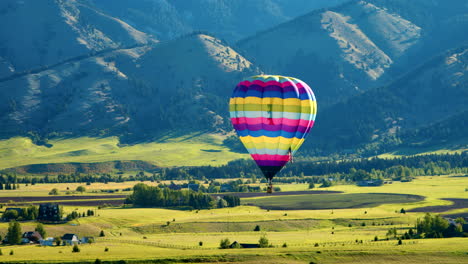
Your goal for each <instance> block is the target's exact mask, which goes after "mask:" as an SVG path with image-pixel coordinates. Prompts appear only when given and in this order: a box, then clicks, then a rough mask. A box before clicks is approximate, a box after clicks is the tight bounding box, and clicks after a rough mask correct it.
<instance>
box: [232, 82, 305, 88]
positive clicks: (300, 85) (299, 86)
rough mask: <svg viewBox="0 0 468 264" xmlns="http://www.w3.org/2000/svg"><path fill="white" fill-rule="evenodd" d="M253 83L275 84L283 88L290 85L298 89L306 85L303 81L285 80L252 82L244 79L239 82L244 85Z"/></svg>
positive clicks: (262, 85) (261, 84)
mask: <svg viewBox="0 0 468 264" xmlns="http://www.w3.org/2000/svg"><path fill="white" fill-rule="evenodd" d="M253 84H255V85H258V86H261V87H265V86H270V85H275V86H280V87H283V88H284V87H288V86H295V87H297V88H298V89H300V88H304V86H303V85H302V84H301V83H294V82H292V81H285V82H278V81H268V82H264V81H261V80H254V81H253V82H251V81H242V82H240V83H239V85H244V86H250V85H253Z"/></svg>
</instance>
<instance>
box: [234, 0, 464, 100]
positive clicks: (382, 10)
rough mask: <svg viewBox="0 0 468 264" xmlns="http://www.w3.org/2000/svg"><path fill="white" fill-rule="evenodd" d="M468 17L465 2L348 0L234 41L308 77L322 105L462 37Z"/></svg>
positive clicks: (266, 65)
mask: <svg viewBox="0 0 468 264" xmlns="http://www.w3.org/2000/svg"><path fill="white" fill-rule="evenodd" d="M415 2H418V3H420V5H418V4H415ZM428 2H430V3H428ZM449 7H450V8H449ZM403 10H404V12H403ZM455 10H457V12H456V13H455ZM467 16H468V6H467V5H466V1H458V0H455V1H453V3H452V1H451V2H450V3H448V2H446V1H442V0H434V1H420V0H415V1H384V0H379V1H377V0H376V1H374V0H368V1H350V2H347V3H345V4H342V5H340V6H337V7H333V8H329V9H322V10H317V11H313V12H311V13H308V14H306V15H304V16H301V17H299V18H297V19H294V20H292V21H290V22H286V23H284V24H281V25H279V26H277V27H275V28H272V29H269V30H267V31H264V32H261V33H259V34H256V35H254V36H251V37H249V38H246V39H244V40H242V41H240V42H239V43H238V46H239V47H240V49H241V51H243V52H244V53H245V54H246V55H247V57H249V58H254V59H253V61H254V62H255V63H256V64H257V65H259V66H260V67H262V68H263V69H264V70H265V71H268V72H272V73H281V74H283V75H291V76H295V77H298V78H300V79H303V80H304V81H305V82H307V83H309V84H310V85H311V86H312V88H313V89H314V91H315V92H316V95H317V99H318V100H319V101H320V105H321V107H322V108H323V107H325V108H326V107H328V106H330V105H333V104H334V103H337V102H339V101H342V100H344V99H346V98H349V97H350V96H353V95H357V94H359V93H360V92H362V91H365V90H367V89H369V88H371V87H378V86H380V85H383V84H385V83H387V82H389V81H391V80H393V79H394V78H396V77H398V76H400V75H401V74H403V73H405V72H406V71H408V70H409V69H411V68H414V67H415V66H417V65H419V64H421V63H423V62H425V61H426V60H428V59H430V58H431V57H433V56H435V55H436V54H438V53H440V52H442V51H444V50H446V49H449V48H454V47H457V46H458V45H460V43H463V42H464V41H467V40H468V35H466V34H463V33H462V32H464V30H463V29H466V28H468V20H467ZM440 22H442V23H440ZM450 23H451V26H450ZM444 29H445V30H444ZM436 47H437V48H436Z"/></svg>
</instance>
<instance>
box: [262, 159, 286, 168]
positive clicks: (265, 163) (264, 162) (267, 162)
mask: <svg viewBox="0 0 468 264" xmlns="http://www.w3.org/2000/svg"><path fill="white" fill-rule="evenodd" d="M255 162H256V163H257V165H258V166H279V167H283V166H284V165H286V163H288V162H287V161H276V160H256V161H255Z"/></svg>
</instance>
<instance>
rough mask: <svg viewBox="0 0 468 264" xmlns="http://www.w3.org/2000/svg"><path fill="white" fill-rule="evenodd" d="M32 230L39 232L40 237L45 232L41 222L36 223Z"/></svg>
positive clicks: (44, 235)
mask: <svg viewBox="0 0 468 264" xmlns="http://www.w3.org/2000/svg"><path fill="white" fill-rule="evenodd" d="M34 230H35V231H37V232H38V233H39V234H41V237H43V238H45V237H46V234H47V232H46V231H45V229H44V225H43V224H41V223H37V225H36V228H35V229H34Z"/></svg>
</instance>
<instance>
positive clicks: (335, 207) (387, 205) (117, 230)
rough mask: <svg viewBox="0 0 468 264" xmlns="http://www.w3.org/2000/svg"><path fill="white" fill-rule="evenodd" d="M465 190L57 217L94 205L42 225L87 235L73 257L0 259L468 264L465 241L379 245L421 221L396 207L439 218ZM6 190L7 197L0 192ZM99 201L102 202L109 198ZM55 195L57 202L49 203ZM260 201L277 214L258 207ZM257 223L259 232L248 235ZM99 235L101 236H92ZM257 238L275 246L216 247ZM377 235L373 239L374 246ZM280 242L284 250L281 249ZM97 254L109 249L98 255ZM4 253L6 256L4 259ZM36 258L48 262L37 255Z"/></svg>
mask: <svg viewBox="0 0 468 264" xmlns="http://www.w3.org/2000/svg"><path fill="white" fill-rule="evenodd" d="M121 184H133V183H121ZM65 185H70V184H44V185H40V184H38V185H36V186H34V188H32V187H33V186H28V187H31V188H24V189H20V191H23V192H24V193H25V194H27V193H28V191H31V192H33V193H41V192H42V193H44V192H45V191H47V190H49V189H51V188H53V187H56V186H59V189H60V190H63V189H64V187H65ZM93 185H94V184H92V185H91V186H87V187H89V190H88V191H87V192H85V193H84V194H83V195H88V196H89V195H91V194H93V191H95V190H98V188H106V187H109V188H116V187H117V186H120V188H121V186H123V185H117V184H115V185H114V184H111V183H109V184H96V185H95V186H93ZM283 186H284V187H286V186H287V187H288V188H289V190H296V191H297V190H305V189H307V186H305V185H300V184H291V185H281V188H282V189H283ZM73 187H75V186H73ZM466 187H468V178H467V177H451V176H433V177H419V178H417V179H416V180H414V181H413V182H405V183H401V182H393V183H392V184H387V185H383V186H380V187H358V186H354V185H337V186H332V187H329V188H323V190H329V191H341V192H343V193H322V194H307V195H297V194H295V195H283V196H269V197H249V198H242V200H241V201H242V203H243V204H244V205H243V206H239V207H235V208H222V209H211V210H192V211H190V210H187V211H181V210H169V209H160V208H120V207H118V208H112V207H111V208H101V209H98V208H96V207H86V206H64V209H65V213H70V212H71V211H74V210H75V211H77V212H80V213H82V212H85V211H86V210H88V209H93V210H96V213H97V214H96V216H92V217H83V218H78V219H76V220H73V221H71V222H69V223H66V224H59V225H46V230H47V233H48V234H47V236H52V237H56V236H61V235H63V234H64V233H76V234H78V235H79V236H93V237H95V238H96V242H95V243H94V244H92V245H81V246H80V249H81V252H79V253H73V254H72V253H71V247H70V246H61V247H40V246H2V247H0V248H1V249H2V252H3V256H0V260H1V261H2V262H18V261H19V262H27V263H36V262H37V263H50V262H75V263H78V262H80V263H81V262H83V261H85V262H86V261H87V262H89V263H91V262H94V260H95V259H96V258H99V259H101V260H107V261H111V260H113V261H117V260H122V259H124V260H126V261H131V263H144V262H145V261H159V262H157V263H161V262H163V263H177V262H184V263H187V262H188V263H207V262H218V263H239V262H242V263H310V262H311V261H313V262H315V263H427V258H428V257H430V258H431V260H433V261H434V263H466V260H468V255H467V254H466V253H467V252H468V243H467V242H468V240H467V238H444V239H419V240H404V241H403V244H402V245H397V241H396V240H395V238H393V237H392V236H390V237H388V239H389V240H387V236H386V234H387V231H388V230H389V229H390V228H396V229H397V233H398V234H403V233H404V232H405V231H407V230H408V229H409V228H411V227H413V226H414V223H415V221H416V219H417V218H420V217H422V216H423V215H424V213H423V212H407V213H406V214H402V213H400V209H401V208H405V209H406V210H408V209H417V208H425V207H427V206H441V205H448V206H449V207H442V210H443V211H441V213H443V214H447V213H459V214H461V213H467V212H468V205H466V204H465V201H466V200H464V199H466V198H468V195H467V193H468V192H466V190H465V188H466ZM35 188H37V189H35ZM93 188H95V189H93ZM288 188H285V189H288ZM321 190H322V189H321ZM5 192H10V191H2V192H1V193H2V194H3V193H5ZM16 192H18V190H16ZM101 196H102V199H107V198H105V197H109V195H103V194H100V196H99V197H101ZM420 196H421V197H420ZM38 197H39V198H40V197H41V196H38ZM46 197H47V198H49V196H46ZM99 197H97V198H96V199H99ZM444 198H458V199H461V200H460V201H461V203H457V208H453V207H450V205H451V202H450V201H448V200H442V199H444ZM51 199H52V200H53V198H51ZM60 199H64V198H63V197H57V200H60ZM76 199H78V200H79V199H80V196H76ZM245 204H254V205H255V206H252V205H245ZM288 204H289V206H288ZM267 205H270V206H271V205H276V206H278V205H279V206H281V208H279V207H278V208H276V209H275V210H274V209H273V208H270V209H266V208H261V206H267ZM259 206H260V207H259ZM452 206H454V205H453V204H452ZM356 207H358V208H356ZM321 208H322V209H321ZM324 208H326V209H324ZM438 208H439V210H440V207H438ZM285 209H288V210H285ZM311 209H313V210H311ZM445 209H446V210H445ZM257 225H258V226H259V228H260V231H254V229H255V227H256V226H257ZM7 226H8V223H5V222H3V223H0V234H1V235H2V236H4V235H5V234H6V229H7ZM34 226H35V223H34V222H26V223H23V224H22V229H23V231H28V230H33V229H34ZM101 230H103V231H104V232H105V237H99V233H100V231H101ZM261 236H266V237H267V238H268V240H269V243H270V244H271V245H272V246H273V247H272V248H263V249H218V246H219V242H220V240H221V239H224V238H228V239H229V240H230V241H231V242H233V241H239V242H241V243H257V242H258V240H259V238H260V237H261ZM376 236H377V238H378V241H374V239H375V237H376ZM356 241H358V242H356ZM361 241H362V242H361ZM200 242H202V243H203V245H202V246H200V244H199V243H200ZM284 244H286V245H287V247H283V245H284ZM105 248H108V249H109V250H108V251H107V252H105V251H104V249H105ZM10 250H13V251H14V255H9V252H10ZM37 256H47V257H45V258H41V259H38V258H37Z"/></svg>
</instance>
